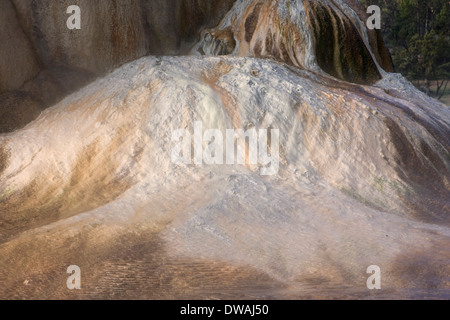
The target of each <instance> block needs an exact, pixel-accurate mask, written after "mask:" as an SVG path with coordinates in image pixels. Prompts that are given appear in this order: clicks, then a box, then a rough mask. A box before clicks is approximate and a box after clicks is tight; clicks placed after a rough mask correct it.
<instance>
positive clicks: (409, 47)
mask: <svg viewBox="0 0 450 320" xmlns="http://www.w3.org/2000/svg"><path fill="white" fill-rule="evenodd" d="M360 2H361V3H363V4H364V5H365V6H369V5H378V6H379V7H380V8H381V9H382V20H383V21H382V22H383V23H382V33H383V35H384V38H385V41H386V43H387V46H388V47H389V49H390V51H391V54H392V57H393V61H394V65H395V68H396V70H397V71H398V72H400V73H402V74H403V75H404V76H406V77H407V78H408V79H409V80H411V81H412V82H413V83H415V84H416V85H417V86H418V87H419V88H420V89H422V90H423V91H425V92H427V93H428V94H430V95H432V96H435V97H437V98H441V97H442V95H443V94H444V93H445V91H446V88H447V85H448V82H449V79H450V60H449V58H450V2H449V0H391V1H389V0H360ZM432 87H433V88H435V89H434V90H431V88H432Z"/></svg>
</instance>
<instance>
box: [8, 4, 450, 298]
mask: <svg viewBox="0 0 450 320" xmlns="http://www.w3.org/2000/svg"><path fill="white" fill-rule="evenodd" d="M11 3H13V4H14V8H15V12H16V13H17V15H16V17H15V18H14V17H11V16H10V15H8V19H10V18H11V19H16V21H20V25H21V26H22V30H23V34H25V36H23V38H22V40H23V41H24V43H26V41H29V44H28V45H27V46H26V47H24V48H33V50H31V49H29V54H31V55H33V54H34V56H35V57H36V65H37V66H39V68H41V69H40V70H41V71H40V72H39V74H38V75H37V76H35V77H34V78H33V75H31V73H30V74H27V73H22V76H21V77H19V78H20V79H21V80H20V81H18V82H17V85H16V86H21V88H20V89H19V90H16V91H8V92H6V93H4V94H3V95H2V96H1V97H0V103H1V102H2V101H3V102H4V104H3V105H15V106H16V107H17V106H18V105H20V103H26V105H27V106H29V107H30V110H34V111H33V112H34V114H35V115H36V116H37V115H38V114H39V113H40V110H42V109H44V108H45V107H46V106H47V105H49V104H53V105H52V106H51V107H50V108H47V109H46V110H45V111H43V112H42V113H41V114H40V115H39V117H38V118H37V119H36V120H35V121H33V122H31V123H30V124H28V125H27V126H26V127H25V128H23V129H20V130H17V131H14V132H10V133H7V134H2V135H0V279H2V285H1V287H0V298H20V299H24V298H25V299H26V298H41V299H42V298H60V299H71V298H76V299H79V298H131V299H133V298H138V299H139V298H154V299H164V298H165V299H171V298H177V299H190V298H207V299H217V298H233V299H236V298H244V299H245V298H251V299H254V298H330V297H332V298H430V297H436V298H446V297H448V292H449V290H450V284H449V283H448V274H449V273H450V269H449V265H450V264H449V262H450V254H449V252H448V250H446V248H448V246H449V242H450V240H449V239H450V238H449V237H450V229H449V212H450V208H449V202H448V199H449V198H450V134H449V133H450V111H449V109H448V107H446V106H445V105H443V104H441V103H439V102H437V101H436V100H433V99H432V98H429V97H427V96H426V95H424V94H422V93H421V92H419V91H417V90H416V89H415V88H414V87H413V86H412V85H411V84H410V83H408V82H407V81H406V80H405V79H404V78H403V77H401V76H400V75H398V74H392V73H388V71H389V70H391V69H390V68H391V67H392V66H391V64H390V61H389V56H388V54H387V51H386V49H385V48H384V46H383V45H382V42H380V41H379V38H378V35H377V33H376V32H368V31H367V30H366V28H365V26H364V16H365V10H364V9H363V8H361V7H360V6H359V5H357V3H356V2H355V1H337V0H336V1H331V0H330V1H325V0H321V1H306V0H305V1H287V0H280V1H247V0H239V1H229V2H227V1H224V2H222V1H220V2H219V1H181V0H180V1H165V2H162V1H126V2H125V1H124V2H122V1H108V4H104V3H103V1H90V2H88V1H86V2H83V1H78V3H79V4H80V6H81V7H82V9H83V11H84V12H86V14H87V16H86V17H84V18H83V19H84V20H83V21H84V24H83V26H84V27H83V28H85V29H82V31H81V32H83V35H84V36H82V34H77V33H76V31H68V30H63V29H64V26H65V19H63V18H65V17H66V15H65V14H64V12H65V10H64V9H65V5H66V4H67V3H66V2H64V1H61V2H60V4H53V3H57V2H53V1H25V0H13V1H12V2H11ZM71 4H73V3H71ZM5 8H7V7H5ZM87 8H90V9H89V10H88V9H87ZM155 8H158V9H159V10H160V11H159V14H157V13H156V11H155ZM8 10H9V11H10V12H14V10H13V9H12V8H11V6H10V7H9V9H8ZM60 10H61V12H62V13H60ZM48 12H53V15H50V14H48ZM88 12H89V13H88ZM45 13H47V14H45ZM94 13H96V15H94ZM11 14H12V13H11ZM49 17H51V18H49ZM102 17H103V18H102ZM171 17H173V20H171ZM221 18H223V19H221ZM52 19H53V20H52ZM60 19H62V20H61V21H60ZM58 23H61V24H62V26H61V25H59V24H58ZM58 28H62V29H61V30H60V31H61V32H65V33H64V35H63V36H62V39H60V40H58V32H57V30H58ZM98 28H103V29H102V30H97V29H98ZM27 30H28V31H27ZM165 34H167V35H168V37H164V35H165ZM74 38H75V39H77V40H76V42H77V43H78V44H77V45H76V44H75V42H72V40H71V39H74ZM20 39H21V38H18V40H20ZM27 50H28V49H27ZM147 53H154V54H187V53H191V56H189V55H182V56H172V57H168V56H166V57H155V56H149V57H142V58H140V59H137V60H136V58H138V57H139V56H141V55H143V54H147ZM128 60H134V61H132V62H129V63H126V64H124V65H122V66H121V67H119V68H117V69H116V70H115V71H113V72H111V73H109V74H106V75H104V76H101V74H102V73H104V72H106V71H107V70H109V68H114V67H116V66H118V65H120V64H122V63H124V62H126V61H128ZM27 61H28V60H27ZM25 69H26V68H25ZM30 70H31V69H30ZM35 72H36V71H35ZM36 74H37V73H36ZM95 77H98V78H99V79H97V80H95V81H93V82H92V83H90V84H89V85H87V86H85V87H84V88H81V89H80V90H78V91H77V92H74V93H72V94H70V95H69V96H67V97H65V98H64V99H63V100H62V101H60V102H58V103H56V104H54V103H55V102H56V101H57V100H58V99H60V98H61V97H62V96H63V95H65V94H67V93H69V92H71V91H72V90H73V88H75V87H81V86H82V85H83V83H86V81H91V80H92V79H94V78H95ZM27 78H30V79H28V81H27ZM21 82H24V84H21ZM16 89H17V88H16ZM8 90H9V89H8ZM44 91H45V92H44ZM40 92H42V94H39V93H40ZM17 108H18V107H17ZM16 110H22V109H16ZM21 112H23V111H21ZM13 115H15V116H17V117H19V118H20V115H18V112H16V113H12V114H11V117H9V116H8V117H2V118H0V119H2V121H4V120H3V119H12V116H13ZM30 120H31V119H30ZM15 121H18V120H15ZM21 121H24V119H23V118H21ZM24 122H26V121H24ZM198 122H201V123H202V127H203V131H206V130H208V129H218V130H219V131H221V132H224V135H225V131H226V130H227V129H234V130H240V129H241V130H250V129H252V128H255V129H269V130H272V129H277V130H279V133H280V135H279V150H278V151H279V159H278V160H279V170H278V171H277V172H276V173H275V174H274V175H271V176H264V175H262V174H261V172H262V171H261V170H262V169H264V168H265V166H266V165H267V164H264V163H263V162H261V161H258V164H251V163H249V162H248V161H247V162H246V163H245V164H244V165H237V164H236V165H231V164H230V165H219V164H214V165H207V164H205V163H204V164H203V165H195V164H186V165H180V164H177V163H174V162H173V161H172V151H173V150H174V147H175V146H176V142H175V141H173V139H172V135H173V133H174V132H175V131H177V130H179V129H185V130H187V131H188V132H190V133H192V134H193V133H194V128H195V125H196V123H198ZM24 124H25V123H24ZM7 125H8V126H9V127H8V128H10V129H9V131H13V129H14V128H15V127H14V123H7ZM267 139H268V144H269V145H270V146H271V149H270V153H271V155H275V154H277V152H276V150H275V149H272V146H273V144H272V143H271V142H272V141H273V139H276V138H275V136H273V135H271V134H270V135H269V136H268V138H267ZM208 142H211V141H205V142H204V144H203V145H202V146H203V148H205V150H207V148H208V146H210V144H209V143H208ZM238 146H240V149H241V150H246V149H249V146H248V142H246V141H242V140H241V141H240V144H239V143H238ZM193 148H194V147H193ZM216 155H217V154H216ZM272 164H273V163H272ZM374 264H376V265H378V266H380V267H381V269H382V286H383V290H382V291H369V290H368V289H367V286H366V281H367V278H368V276H369V275H368V274H366V270H367V267H368V266H370V265H374ZM69 265H78V266H80V268H81V269H82V275H83V276H82V277H83V278H82V284H83V287H82V290H80V291H70V290H67V288H66V286H65V283H66V279H67V276H68V275H67V274H66V269H67V267H68V266H69Z"/></svg>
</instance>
